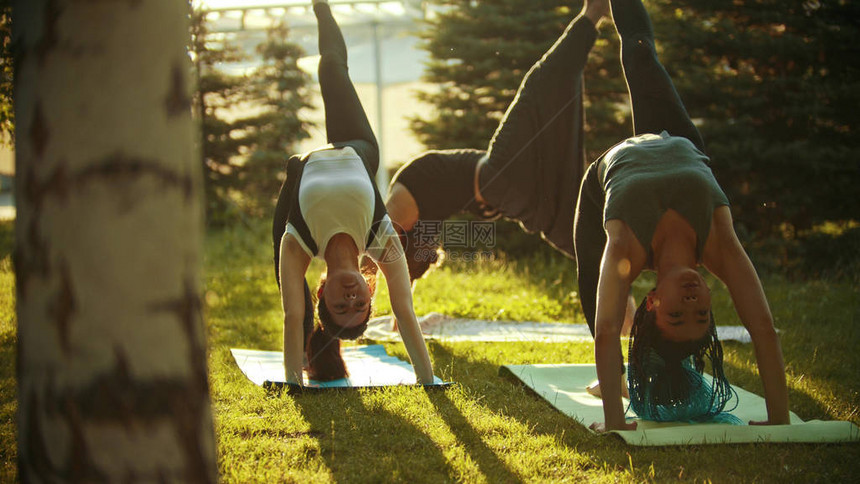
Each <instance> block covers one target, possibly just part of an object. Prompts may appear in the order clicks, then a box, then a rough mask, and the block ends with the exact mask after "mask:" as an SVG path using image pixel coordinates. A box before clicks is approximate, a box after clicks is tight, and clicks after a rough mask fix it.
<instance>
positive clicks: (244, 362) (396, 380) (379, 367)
mask: <svg viewBox="0 0 860 484" xmlns="http://www.w3.org/2000/svg"><path fill="white" fill-rule="evenodd" d="M230 352H231V353H232V354H233V359H235V360H236V364H237V365H239V369H240V370H242V373H244V374H245V376H247V377H248V379H249V380H251V381H252V382H253V383H254V384H255V385H258V386H261V387H266V388H270V387H276V388H277V387H283V386H286V385H287V382H286V378H285V377H284V353H283V352H282V351H260V350H247V349H237V348H232V349H231V350H230ZM342 353H343V359H344V361H345V362H346V368H347V371H349V377H347V378H341V379H339V380H332V381H325V382H322V381H316V380H311V379H309V378H308V376H307V373H305V375H304V380H305V381H304V386H305V387H306V388H310V389H326V388H359V387H380V386H392V385H415V383H416V379H415V371H414V370H413V369H412V365H410V364H409V363H407V362H405V361H403V360H401V359H400V358H397V357H395V356H391V355H389V354H388V353H386V352H385V347H384V346H382V345H368V346H347V347H344V348H343V351H342ZM448 384H449V383H447V382H444V381H442V380H441V379H440V378H439V377H435V376H434V377H433V384H432V385H430V386H434V385H435V386H444V385H448ZM425 386H427V385H425Z"/></svg>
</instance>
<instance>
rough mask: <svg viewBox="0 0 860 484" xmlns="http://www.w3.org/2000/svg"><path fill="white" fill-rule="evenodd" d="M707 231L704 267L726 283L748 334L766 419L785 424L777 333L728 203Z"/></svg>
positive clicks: (785, 402)
mask: <svg viewBox="0 0 860 484" xmlns="http://www.w3.org/2000/svg"><path fill="white" fill-rule="evenodd" d="M711 234H712V235H711V236H709V237H708V241H707V244H706V246H705V253H704V262H705V267H706V268H707V269H708V270H709V271H711V272H712V273H713V274H714V275H715V276H717V277H718V278H720V280H722V281H723V283H725V285H726V286H727V287H728V289H729V294H731V296H732V301H733V302H734V305H735V310H737V312H738V316H739V317H740V318H741V322H743V324H744V326H745V327H746V328H747V331H749V333H750V336H751V337H752V342H753V347H754V348H755V356H756V362H757V363H758V370H759V375H760V376H761V379H762V384H763V385H764V396H765V401H766V402H767V422H766V423H769V424H788V423H789V414H788V387H787V385H786V381H785V365H784V363H783V359H782V349H781V348H780V344H779V336H778V335H777V334H776V329H775V328H774V326H773V316H772V315H771V312H770V307H769V306H768V304H767V299H766V297H765V294H764V289H762V285H761V281H760V280H759V278H758V275H757V274H756V271H755V268H754V267H753V265H752V262H751V261H750V259H749V257H748V256H747V254H746V252H745V251H744V249H743V246H741V243H740V241H739V240H738V238H737V235H736V234H735V231H734V228H733V226H732V216H731V212H730V211H729V208H728V207H720V208H718V209H717V210H716V211H714V219H713V225H712V227H711Z"/></svg>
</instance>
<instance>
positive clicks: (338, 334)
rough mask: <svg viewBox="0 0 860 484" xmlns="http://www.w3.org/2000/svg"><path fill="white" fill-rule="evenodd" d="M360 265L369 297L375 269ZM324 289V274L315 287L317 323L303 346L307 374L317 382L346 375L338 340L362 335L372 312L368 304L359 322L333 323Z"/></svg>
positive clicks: (373, 290)
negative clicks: (349, 324)
mask: <svg viewBox="0 0 860 484" xmlns="http://www.w3.org/2000/svg"><path fill="white" fill-rule="evenodd" d="M363 266H365V269H363V270H362V275H363V276H364V278H365V281H367V286H368V288H369V289H370V296H371V298H372V297H373V294H374V293H375V292H376V271H374V270H368V269H367V268H366V265H364V264H363ZM324 289H325V275H323V276H322V277H321V278H320V283H319V287H318V288H317V315H318V316H319V324H317V325H316V326H315V327H314V329H313V332H312V333H311V335H310V337H309V338H308V343H307V347H306V348H305V353H306V354H307V357H308V376H309V377H310V378H311V379H313V380H318V381H330V380H337V379H339V378H345V377H347V376H349V372H348V371H347V369H346V364H345V363H344V361H343V355H342V354H341V351H340V340H342V339H350V340H352V339H356V338H358V337H359V336H361V335H362V334H364V331H365V330H366V329H367V322H368V321H369V320H370V314H371V313H372V312H373V308H372V307H371V304H369V303H368V307H367V317H366V318H365V319H364V321H362V323H361V324H360V325H357V326H352V327H349V328H347V327H344V326H341V325H339V324H337V323H335V322H334V320H333V319H332V317H331V313H329V310H328V307H327V306H326V303H325V296H324Z"/></svg>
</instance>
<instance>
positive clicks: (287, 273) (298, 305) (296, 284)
mask: <svg viewBox="0 0 860 484" xmlns="http://www.w3.org/2000/svg"><path fill="white" fill-rule="evenodd" d="M280 254H281V260H280V271H279V272H280V276H281V281H280V282H281V306H282V307H283V309H284V371H285V375H286V379H287V382H288V383H296V384H299V385H303V384H304V379H303V378H302V360H303V356H304V353H305V335H304V328H303V325H302V322H303V321H304V317H305V310H306V309H308V310H309V309H310V308H305V293H304V283H305V272H307V269H308V264H310V257H308V255H307V254H305V252H304V251H303V250H302V248H301V246H299V244H298V243H297V242H296V241H295V239H293V236H292V235H288V234H286V233H285V234H284V235H283V237H281V250H280Z"/></svg>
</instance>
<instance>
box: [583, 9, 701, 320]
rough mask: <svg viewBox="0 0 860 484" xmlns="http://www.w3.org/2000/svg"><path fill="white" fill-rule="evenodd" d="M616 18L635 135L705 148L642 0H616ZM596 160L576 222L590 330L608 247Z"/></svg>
mask: <svg viewBox="0 0 860 484" xmlns="http://www.w3.org/2000/svg"><path fill="white" fill-rule="evenodd" d="M611 6H612V17H613V18H614V19H615V28H616V29H617V30H618V35H619V37H620V38H621V63H622V67H623V68H624V77H625V80H626V81H627V89H628V91H629V93H630V103H631V106H632V111H633V133H634V135H640V134H646V133H653V134H659V133H660V132H662V131H666V132H668V133H669V134H670V135H672V136H682V137H685V138H687V139H689V140H690V141H692V142H693V144H694V145H696V147H697V148H698V149H700V150H703V151H704V143H703V142H702V136H701V135H700V134H699V130H698V129H696V127H695V126H694V125H693V122H692V121H691V120H690V116H689V114H687V109H686V108H684V104H683V103H682V102H681V98H680V97H679V96H678V92H677V91H676V90H675V86H674V84H673V83H672V79H671V78H669V74H668V73H666V69H664V68H663V66H662V64H660V61H659V60H658V59H657V52H656V51H655V49H654V31H653V29H652V27H651V20H650V19H649V18H648V12H647V11H646V10H645V7H644V6H643V5H642V2H641V1H640V0H612V2H611ZM597 166H598V165H597V163H592V164H591V166H589V167H588V169H587V170H586V172H585V176H584V177H583V178H582V184H581V185H580V190H579V198H578V200H577V206H576V217H575V220H574V230H573V235H574V247H575V249H576V266H577V277H578V284H579V298H580V301H581V304H582V311H583V313H584V315H585V320H586V321H587V322H588V327H589V329H591V334H592V335H593V334H594V322H595V321H594V319H595V316H596V313H597V282H598V279H599V277H600V261H601V259H602V258H603V250H604V247H605V245H606V232H605V231H604V228H603V207H604V203H605V194H604V192H603V187H602V186H601V184H600V180H599V179H598V177H597Z"/></svg>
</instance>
